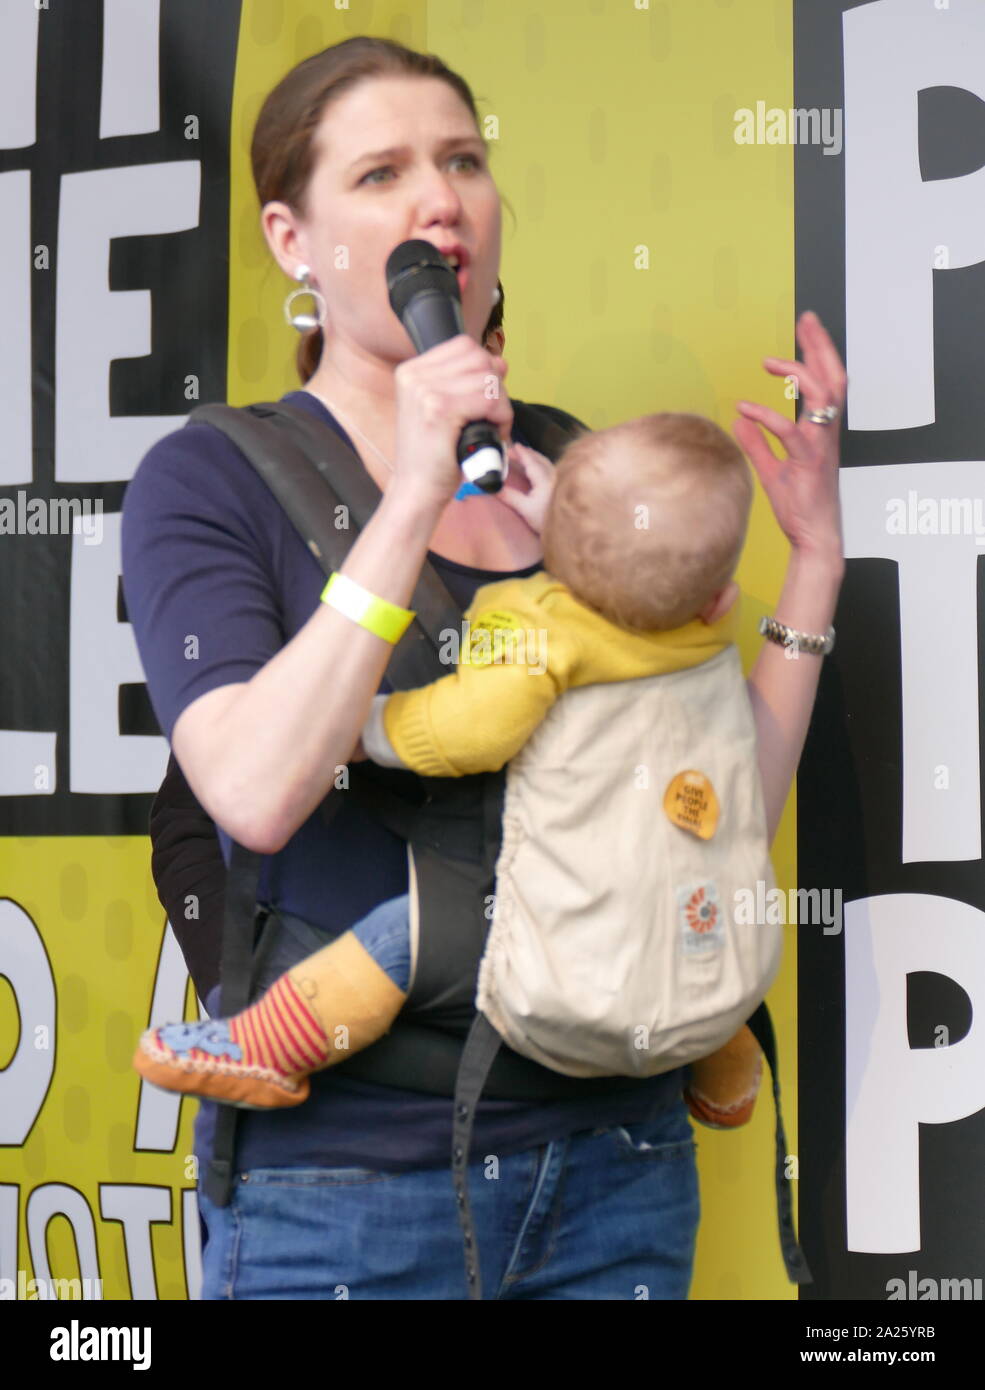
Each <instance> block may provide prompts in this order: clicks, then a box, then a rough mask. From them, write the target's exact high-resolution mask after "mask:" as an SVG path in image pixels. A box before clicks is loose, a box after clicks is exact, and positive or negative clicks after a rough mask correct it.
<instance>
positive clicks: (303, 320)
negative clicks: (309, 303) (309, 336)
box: [284, 265, 326, 333]
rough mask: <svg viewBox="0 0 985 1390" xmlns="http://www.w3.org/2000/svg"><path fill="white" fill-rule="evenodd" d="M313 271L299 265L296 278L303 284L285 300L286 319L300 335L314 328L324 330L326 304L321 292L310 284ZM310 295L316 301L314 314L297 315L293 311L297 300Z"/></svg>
mask: <svg viewBox="0 0 985 1390" xmlns="http://www.w3.org/2000/svg"><path fill="white" fill-rule="evenodd" d="M310 276H311V271H310V269H309V267H308V266H306V265H299V266H298V268H297V270H296V271H295V274H294V278H295V279H296V280H300V281H301V282H302V284H301V286H300V288H299V289H296V290H291V292H290V294H289V295H288V296H287V298H286V299H285V300H284V317H285V318H286V319H287V322H288V323H289V324H290V325H291V327H292V328H296V329H297V331H298V332H299V333H310V332H311V330H312V329H313V328H322V327H323V326H324V323H325V313H326V304H325V298H324V296H323V295H322V293H321V291H320V290H317V289H315V287H314V285H312V284H311V283H310ZM306 294H307V295H310V296H311V298H312V299H313V300H314V301H315V310H316V312H315V313H314V314H295V313H293V312H292V310H291V305H292V304H293V303H294V301H295V299H297V298H299V296H301V295H306Z"/></svg>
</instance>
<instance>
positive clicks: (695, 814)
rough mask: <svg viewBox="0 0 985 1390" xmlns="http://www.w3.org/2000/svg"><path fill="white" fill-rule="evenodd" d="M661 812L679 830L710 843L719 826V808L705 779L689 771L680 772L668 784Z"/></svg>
mask: <svg viewBox="0 0 985 1390" xmlns="http://www.w3.org/2000/svg"><path fill="white" fill-rule="evenodd" d="M664 810H665V811H666V813H667V815H668V817H669V818H670V820H672V821H673V822H674V824H675V825H679V826H680V827H681V829H682V830H690V832H691V834H692V835H697V836H698V837H699V838H700V839H702V840H710V839H711V837H712V835H714V833H715V828H716V826H717V825H718V813H719V810H720V807H719V804H718V797H717V796H716V795H715V788H714V787H713V786H712V785H711V782H710V781H709V780H708V778H707V777H706V776H705V775H704V773H703V772H697V771H695V770H694V769H693V768H689V769H688V771H686V772H679V773H678V774H677V776H676V777H674V778H672V779H671V781H670V783H669V784H668V786H667V790H666V791H665V792H664Z"/></svg>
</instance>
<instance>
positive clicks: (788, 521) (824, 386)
mask: <svg viewBox="0 0 985 1390" xmlns="http://www.w3.org/2000/svg"><path fill="white" fill-rule="evenodd" d="M797 342H798V344H799V346H800V350H801V352H802V353H803V357H804V360H803V362H789V361H787V360H785V359H784V358H780V357H767V358H765V359H764V363H763V365H764V366H765V368H766V370H767V371H768V372H770V373H771V374H772V375H773V376H784V377H793V378H794V379H795V380H796V382H797V391H798V395H799V397H800V400H801V404H802V410H801V414H800V419H799V420H797V421H796V423H795V422H794V421H793V420H788V419H787V417H786V416H785V415H781V414H780V413H779V412H778V411H776V410H770V409H769V407H768V406H765V405H753V404H751V403H750V402H748V401H739V403H738V408H739V411H740V412H741V416H740V418H739V419H738V420H736V421H735V422H734V424H733V429H734V431H735V437H736V439H737V440H738V441H739V443H740V444H741V445H742V448H743V449H744V450H745V452H746V454H747V455H748V457H749V459H750V461H751V463H752V466H753V467H754V468H755V470H756V473H757V475H758V477H759V481H760V482H761V483H762V485H763V489H764V491H765V493H766V495H767V497H768V498H769V501H770V506H771V507H772V508H773V514H774V516H775V517H776V519H777V522H778V523H779V525H780V528H781V529H782V531H783V533H784V535H785V536H786V537H787V539H788V540H789V541H790V544H791V545H792V546H793V548H794V549H795V550H796V551H799V552H800V553H801V554H810V555H813V556H818V557H820V558H823V559H830V560H832V561H837V562H842V561H843V555H844V541H843V538H842V529H841V503H840V499H839V495H838V442H839V428H838V423H839V421H838V418H836V419H835V420H833V421H832V422H831V424H828V425H819V424H816V423H814V422H813V421H811V420H809V419H808V418H807V414H808V412H809V411H812V410H813V411H818V410H822V409H823V408H824V407H825V406H835V407H837V410H838V417H839V418H840V415H841V412H842V410H843V408H844V404H845V393H846V387H847V384H848V382H847V377H846V375H845V367H844V363H843V362H842V360H841V358H840V357H839V355H838V349H837V348H836V347H835V345H834V343H833V342H832V341H831V338H830V336H829V335H828V332H827V330H826V329H825V327H824V325H823V324H822V322H821V320H820V319H819V318H818V316H817V315H816V314H814V313H805V314H801V316H800V318H799V319H798V320H797ZM764 430H768V431H769V432H770V434H772V435H775V437H776V438H777V439H778V440H779V441H780V443H781V444H782V445H783V446H784V448H785V449H786V453H787V457H786V458H777V456H776V454H775V453H774V452H773V449H772V447H771V445H770V443H769V441H768V439H767V437H766V434H765V433H764V432H763V431H764Z"/></svg>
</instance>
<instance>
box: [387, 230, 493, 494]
mask: <svg viewBox="0 0 985 1390" xmlns="http://www.w3.org/2000/svg"><path fill="white" fill-rule="evenodd" d="M386 283H387V290H388V292H389V295H390V307H391V308H392V309H393V312H394V313H395V314H396V315H397V318H398V319H399V320H400V322H401V323H402V324H403V326H404V328H405V329H406V330H407V333H408V336H409V337H410V340H411V342H412V343H413V344H414V346H415V348H416V349H417V351H418V352H427V351H428V349H429V348H433V347H437V345H438V344H439V343H443V342H446V341H447V339H449V338H455V337H457V336H458V334H459V333H464V332H465V324H464V322H463V319H462V296H461V293H460V292H459V288H458V281H457V279H456V278H455V272H454V271H453V270H452V268H451V266H450V265H449V264H448V262H447V261H446V260H445V258H444V256H443V255H442V254H441V252H440V251H439V250H438V248H437V247H436V246H432V245H431V243H430V242H429V241H423V240H416V241H403V242H401V243H400V245H399V246H398V247H396V248H395V249H394V250H393V251H392V252H391V253H390V255H389V257H388V259H387V263H386ZM456 457H457V458H458V463H459V466H460V467H461V470H462V472H463V474H464V475H465V482H464V483H463V484H462V485H461V487H460V488H459V489H458V491H457V492H456V493H455V496H456V497H468V496H470V495H471V494H473V493H476V492H498V491H499V490H500V488H501V487H502V486H503V479H504V478H505V477H506V474H507V471H508V468H509V464H508V462H507V458H506V450H505V449H504V447H503V442H502V440H501V439H500V437H499V432H498V431H497V429H496V427H495V425H493V424H491V423H490V422H489V421H488V420H472V421H470V422H469V424H467V425H466V426H465V428H464V429H463V430H462V433H461V434H460V435H459V437H458V445H457V449H456Z"/></svg>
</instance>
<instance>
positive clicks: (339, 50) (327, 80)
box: [250, 36, 479, 383]
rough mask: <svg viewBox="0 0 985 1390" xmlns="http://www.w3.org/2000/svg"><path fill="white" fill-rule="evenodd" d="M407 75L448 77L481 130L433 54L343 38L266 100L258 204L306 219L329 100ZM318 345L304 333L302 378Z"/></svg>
mask: <svg viewBox="0 0 985 1390" xmlns="http://www.w3.org/2000/svg"><path fill="white" fill-rule="evenodd" d="M408 76H409V77H437V78H440V79H441V81H442V82H447V83H448V85H449V86H450V87H451V88H452V90H453V91H454V92H456V93H457V95H458V96H460V97H461V99H462V101H463V102H464V103H465V105H466V107H467V108H468V110H469V112H470V113H471V115H472V119H473V120H474V121H475V124H476V127H477V128H478V126H479V116H478V112H477V111H476V107H475V98H474V97H473V95H472V91H471V88H470V87H469V85H468V83H467V82H466V81H465V79H464V78H462V77H459V76H458V74H457V73H455V72H452V70H451V68H449V67H447V66H446V65H445V64H444V63H443V62H442V61H441V59H440V58H438V57H436V56H435V55H434V54H433V53H418V52H416V50H414V49H412V48H405V47H404V45H403V44H401V43H395V42H394V41H393V40H392V39H375V38H367V37H365V36H360V37H358V38H354V39H345V40H344V41H343V42H342V43H337V44H333V45H332V47H331V48H325V49H323V50H322V51H321V53H315V54H313V55H312V57H310V58H306V59H305V60H304V62H303V63H298V65H297V67H294V68H292V69H291V71H290V72H289V73H288V74H287V75H286V76H285V77H283V78H282V79H281V80H280V82H278V84H277V86H276V87H275V88H274V89H273V91H272V92H270V94H269V95H268V97H267V99H266V100H265V101H264V103H263V106H262V107H261V109H260V114H259V116H258V117H257V122H256V125H255V126H254V129H253V140H252V143H251V146H250V160H251V163H252V166H253V182H254V184H255V185H256V191H257V197H258V198H259V199H260V206H261V207H263V206H264V205H265V204H267V203H270V202H282V203H286V204H287V205H288V207H290V208H291V209H292V210H293V211H294V212H296V213H297V214H298V215H299V216H301V217H303V216H304V215H305V199H306V196H307V192H308V183H309V181H310V179H311V175H312V173H313V171H314V165H315V150H314V148H313V145H314V135H315V132H316V130H317V129H318V125H319V123H320V121H321V118H322V115H323V114H324V111H325V108H326V106H327V105H328V103H329V102H330V101H333V100H335V99H336V98H337V97H340V96H341V95H342V94H343V92H346V91H349V90H351V88H353V87H354V86H355V85H356V84H357V83H358V82H361V81H363V80H364V79H366V78H370V77H408ZM323 343H324V339H323V336H322V331H321V329H320V328H313V329H310V330H309V331H308V332H307V333H305V334H303V336H302V338H301V341H300V343H299V344H298V350H297V370H298V376H299V377H300V379H301V381H302V383H303V382H305V381H308V380H309V379H310V377H312V376H313V375H314V372H315V369H316V368H317V366H318V362H319V359H320V358H321V353H322V347H323Z"/></svg>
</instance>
